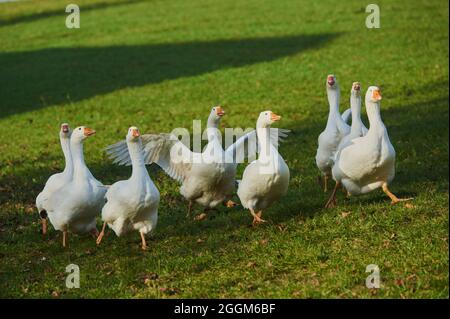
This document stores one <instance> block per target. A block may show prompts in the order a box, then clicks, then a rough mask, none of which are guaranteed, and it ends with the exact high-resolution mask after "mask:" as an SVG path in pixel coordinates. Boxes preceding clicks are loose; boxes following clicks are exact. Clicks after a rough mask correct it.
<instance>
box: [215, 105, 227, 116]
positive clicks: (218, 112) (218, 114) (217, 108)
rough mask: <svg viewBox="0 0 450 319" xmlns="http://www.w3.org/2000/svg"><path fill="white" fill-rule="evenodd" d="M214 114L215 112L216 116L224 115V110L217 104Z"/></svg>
mask: <svg viewBox="0 0 450 319" xmlns="http://www.w3.org/2000/svg"><path fill="white" fill-rule="evenodd" d="M216 114H217V116H224V115H225V111H224V110H223V108H222V107H221V106H217V107H216Z"/></svg>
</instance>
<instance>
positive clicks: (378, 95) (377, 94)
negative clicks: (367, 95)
mask: <svg viewBox="0 0 450 319" xmlns="http://www.w3.org/2000/svg"><path fill="white" fill-rule="evenodd" d="M372 98H373V99H374V100H375V101H380V100H381V99H382V97H381V92H380V90H374V91H373V93H372Z"/></svg>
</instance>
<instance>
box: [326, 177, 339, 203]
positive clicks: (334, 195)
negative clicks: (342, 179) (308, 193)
mask: <svg viewBox="0 0 450 319" xmlns="http://www.w3.org/2000/svg"><path fill="white" fill-rule="evenodd" d="M340 184H341V183H339V182H336V185H335V186H334V189H333V193H331V196H330V198H329V199H328V201H327V203H326V204H325V208H331V207H333V206H335V205H336V192H337V190H338V188H339V186H340Z"/></svg>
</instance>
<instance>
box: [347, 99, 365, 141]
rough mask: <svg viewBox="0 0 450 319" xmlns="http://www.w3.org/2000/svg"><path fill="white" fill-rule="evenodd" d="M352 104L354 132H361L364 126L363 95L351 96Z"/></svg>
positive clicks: (352, 128)
mask: <svg viewBox="0 0 450 319" xmlns="http://www.w3.org/2000/svg"><path fill="white" fill-rule="evenodd" d="M350 106H351V110H352V127H351V130H352V132H359V131H360V130H361V128H362V122H361V97H357V96H352V97H351V98H350Z"/></svg>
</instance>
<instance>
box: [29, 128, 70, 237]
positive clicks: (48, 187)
mask: <svg viewBox="0 0 450 319" xmlns="http://www.w3.org/2000/svg"><path fill="white" fill-rule="evenodd" d="M70 134H71V132H70V128H69V125H68V124H66V123H64V124H61V130H60V133H59V140H60V143H61V149H62V151H63V153H64V159H65V163H66V164H65V168H64V170H63V171H62V172H61V173H57V174H53V175H52V176H50V178H49V179H48V180H47V182H46V183H45V186H44V189H43V190H42V191H41V192H40V193H39V194H38V196H37V197H36V208H37V210H38V213H39V215H40V217H41V219H42V223H43V229H42V232H43V234H45V233H46V231H47V222H46V217H47V210H46V201H47V200H48V198H49V197H50V196H51V194H53V193H54V192H55V191H56V190H58V189H60V188H61V187H62V186H64V185H65V184H67V183H68V182H69V181H70V180H71V179H72V174H73V163H72V155H71V153H70Z"/></svg>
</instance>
